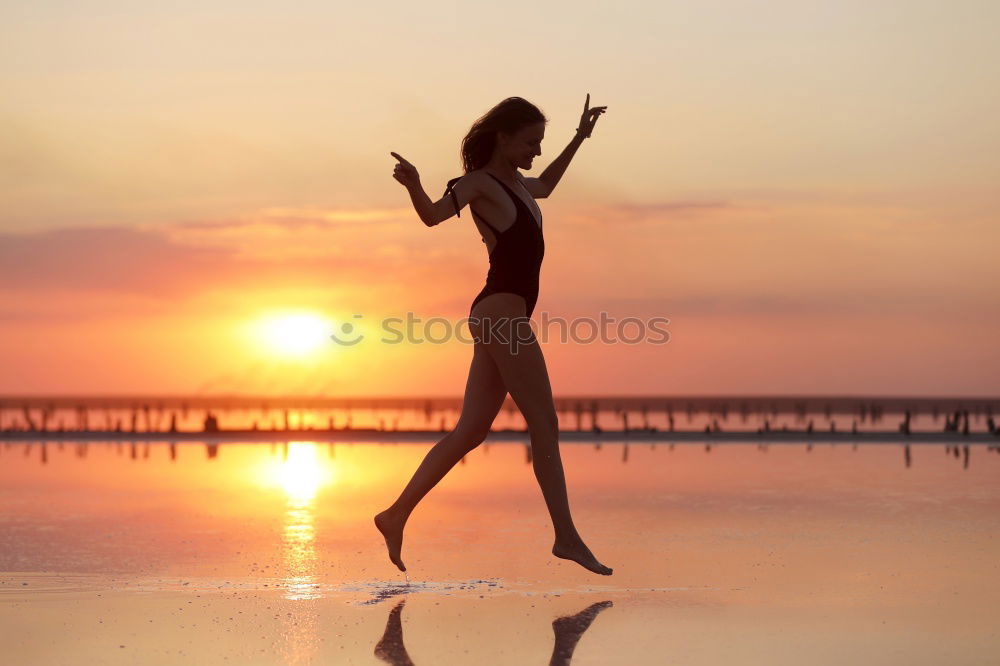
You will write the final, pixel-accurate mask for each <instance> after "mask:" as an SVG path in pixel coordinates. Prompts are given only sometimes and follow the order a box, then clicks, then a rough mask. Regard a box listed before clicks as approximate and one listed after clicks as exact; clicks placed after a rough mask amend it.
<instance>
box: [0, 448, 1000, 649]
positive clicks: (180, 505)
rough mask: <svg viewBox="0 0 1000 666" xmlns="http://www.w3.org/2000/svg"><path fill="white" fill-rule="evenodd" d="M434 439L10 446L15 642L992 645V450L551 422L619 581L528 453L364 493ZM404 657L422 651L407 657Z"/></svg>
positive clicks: (3, 631) (20, 645)
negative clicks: (382, 515) (725, 436)
mask: <svg viewBox="0 0 1000 666" xmlns="http://www.w3.org/2000/svg"><path fill="white" fill-rule="evenodd" d="M428 447H429V445H426V444H405V445H404V444H398V445H394V444H385V445H360V444H359V445H344V444H337V445H336V446H330V445H327V444H313V443H309V442H296V443H292V444H290V445H288V446H287V448H286V447H285V446H284V445H275V446H270V445H260V444H253V445H249V444H248V445H241V444H223V445H221V446H219V447H218V448H217V449H209V448H208V447H206V446H205V445H204V444H190V443H184V444H178V445H176V446H175V447H174V448H173V450H171V448H170V447H168V446H167V445H166V444H151V445H146V444H142V443H140V444H137V445H135V446H131V445H129V444H128V443H125V444H103V443H98V444H93V443H92V444H89V445H86V446H84V445H79V444H74V443H64V444H61V445H60V444H58V443H48V444H46V445H44V446H43V445H42V444H39V443H34V444H31V445H25V444H5V445H2V446H0V572H2V573H0V640H2V641H3V645H4V646H5V651H8V652H9V653H10V654H13V655H14V659H15V662H16V663H40V664H42V663H44V664H48V663H52V664H56V663H98V662H99V663H143V664H157V663H175V662H176V661H179V660H188V661H193V662H194V663H225V662H228V663H261V664H271V663H289V664H293V663H294V664H297V663H313V662H316V663H320V662H321V663H358V664H375V663H387V662H388V663H411V662H412V663H415V664H449V663H461V664H464V663H481V664H493V663H497V664H535V663H537V664H546V663H574V664H618V663H620V664H661V663H672V664H717V663H721V662H731V663H752V664H754V663H761V664H763V663H767V664H774V663H789V664H791V663H802V662H806V663H811V664H814V663H821V664H827V663H829V664H841V663H844V662H845V661H854V662H857V661H861V662H863V663H876V664H900V663H907V664H932V663H934V664H937V663H942V662H945V663H995V661H996V659H997V657H998V656H1000V637H998V629H997V628H996V617H998V616H1000V582H998V581H1000V576H998V574H1000V543H998V538H997V535H998V527H1000V484H998V481H1000V454H998V453H997V452H995V451H990V450H988V449H987V448H986V447H981V446H979V447H972V448H971V450H969V452H968V456H966V453H965V452H964V451H960V452H959V455H958V456H955V455H953V453H952V451H951V450H947V449H946V448H945V447H944V446H939V445H933V446H931V445H916V446H911V447H910V448H909V450H908V451H907V450H906V449H905V448H904V447H902V446H897V445H874V444H873V445H860V446H857V447H855V446H852V445H843V444H838V445H836V446H832V445H828V444H824V445H814V446H812V447H807V446H806V445H804V444H803V445H798V444H773V445H771V446H769V447H767V448H766V449H762V448H759V447H757V446H756V445H753V444H746V445H742V444H741V445H734V444H726V445H714V446H712V447H711V448H706V446H704V445H703V444H698V445H692V444H684V445H680V444H679V445H676V446H674V447H671V446H669V445H667V444H656V445H650V444H641V445H635V444H632V445H629V446H625V445H624V444H622V443H616V444H608V443H604V444H603V445H601V446H597V445H594V444H587V445H581V444H564V445H563V447H562V448H563V454H562V455H563V461H564V464H565V467H566V475H567V480H568V483H569V487H570V502H571V506H572V508H573V510H574V516H575V519H576V522H577V526H578V528H579V530H580V532H581V534H582V535H583V536H584V538H585V539H586V540H587V542H588V544H589V545H590V547H591V549H592V550H593V551H594V552H595V554H597V556H598V557H599V558H600V559H601V560H602V561H604V562H605V563H606V564H608V565H609V566H612V567H614V569H615V573H614V575H613V576H611V577H602V576H596V575H593V574H591V573H589V572H587V571H586V570H584V569H582V568H581V567H579V566H578V565H576V564H573V563H570V562H566V561H563V560H558V559H555V558H554V557H552V556H551V554H550V552H549V549H550V548H551V545H552V534H551V525H550V523H549V520H548V515H547V513H546V511H545V506H544V502H543V500H542V496H541V492H540V490H539V489H538V487H537V485H536V482H535V479H534V475H533V473H532V468H531V464H530V460H529V457H528V450H527V449H526V447H524V446H521V445H517V444H494V445H491V446H488V447H486V446H483V447H480V448H479V449H477V450H475V451H474V452H472V453H471V454H470V455H469V456H467V458H466V460H465V462H464V463H462V464H459V465H457V466H456V467H455V468H454V469H453V470H452V472H451V474H450V475H449V476H448V477H446V478H445V480H444V481H443V482H442V483H441V484H440V485H439V486H438V487H437V488H435V489H434V490H432V491H431V493H430V494H429V495H428V496H427V497H426V498H425V500H424V502H423V503H422V504H421V505H420V506H419V507H418V508H417V510H416V511H415V512H414V514H413V516H412V517H411V520H410V522H409V524H408V525H407V531H406V536H405V540H404V544H403V559H404V561H405V562H406V564H407V568H408V569H409V574H410V580H409V582H407V581H406V579H405V578H404V577H403V575H402V574H401V573H399V572H398V571H397V570H396V569H395V568H394V567H393V566H392V565H391V564H390V562H389V560H388V557H387V556H386V554H385V547H384V544H383V542H382V539H381V536H380V535H379V534H378V533H377V532H376V531H375V529H374V527H373V526H372V524H371V517H372V515H373V514H374V513H375V512H377V511H378V510H380V509H382V508H385V507H386V506H388V504H390V503H391V502H392V501H393V500H394V499H395V497H396V495H397V494H398V492H399V491H400V490H401V489H402V487H403V485H404V484H405V483H406V481H407V480H408V479H409V476H410V474H411V473H412V472H413V470H414V469H415V468H416V466H417V465H418V464H419V462H420V460H421V459H422V457H423V454H424V453H425V452H426V450H427V449H428ZM407 660H409V661H407Z"/></svg>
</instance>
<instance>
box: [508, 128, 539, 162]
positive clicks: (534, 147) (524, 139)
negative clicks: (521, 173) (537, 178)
mask: <svg viewBox="0 0 1000 666" xmlns="http://www.w3.org/2000/svg"><path fill="white" fill-rule="evenodd" d="M544 138H545V123H536V124H534V125H529V126H527V127H522V128H521V129H520V130H518V131H517V132H516V133H515V134H514V135H513V136H511V137H510V139H509V140H508V142H507V143H506V145H505V150H504V152H505V153H506V155H507V158H508V159H510V161H511V162H513V163H514V164H516V165H517V166H518V167H520V168H522V169H530V168H531V163H532V159H533V158H534V157H535V156H537V155H541V154H542V139H544Z"/></svg>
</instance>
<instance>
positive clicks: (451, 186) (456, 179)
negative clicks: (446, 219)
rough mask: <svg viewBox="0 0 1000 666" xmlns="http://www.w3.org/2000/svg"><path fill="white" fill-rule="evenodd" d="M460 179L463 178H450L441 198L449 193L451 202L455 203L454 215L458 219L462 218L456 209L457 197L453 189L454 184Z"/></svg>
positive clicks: (459, 211)
mask: <svg viewBox="0 0 1000 666" xmlns="http://www.w3.org/2000/svg"><path fill="white" fill-rule="evenodd" d="M462 178H464V176H458V177H456V178H452V179H451V180H449V181H448V187H446V188H445V189H444V194H443V195H442V196H448V194H449V193H450V194H451V200H452V201H453V202H454V203H455V214H456V215H458V216H459V217H462V211H461V210H459V208H458V197H456V196H455V190H454V189H453V188H454V187H455V183H457V182H458V181H459V180H461V179H462Z"/></svg>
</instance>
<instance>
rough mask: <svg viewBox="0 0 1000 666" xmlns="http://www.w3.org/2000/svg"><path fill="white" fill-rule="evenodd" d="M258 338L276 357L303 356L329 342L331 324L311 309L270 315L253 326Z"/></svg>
mask: <svg viewBox="0 0 1000 666" xmlns="http://www.w3.org/2000/svg"><path fill="white" fill-rule="evenodd" d="M256 329H257V331H256V333H257V336H256V337H257V338H258V339H259V340H261V341H262V342H263V343H264V345H265V347H266V348H267V349H268V350H269V351H270V352H272V353H274V354H277V355H279V356H305V355H307V354H310V353H312V352H315V351H317V350H318V349H320V348H321V347H322V346H323V345H324V344H325V343H326V342H328V341H329V335H330V331H331V330H332V329H333V324H332V323H331V322H330V321H328V320H327V319H325V318H323V317H321V316H319V315H317V314H314V313H310V312H304V313H295V314H284V315H271V316H268V317H265V318H263V319H261V320H260V321H259V322H258V325H257V327H256Z"/></svg>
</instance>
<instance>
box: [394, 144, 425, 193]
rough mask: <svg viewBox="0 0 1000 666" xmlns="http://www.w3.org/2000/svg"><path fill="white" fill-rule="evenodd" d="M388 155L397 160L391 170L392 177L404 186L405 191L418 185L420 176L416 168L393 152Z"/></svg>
mask: <svg viewBox="0 0 1000 666" xmlns="http://www.w3.org/2000/svg"><path fill="white" fill-rule="evenodd" d="M389 154H390V155H392V156H393V157H395V158H396V159H397V160H399V162H398V163H397V164H396V168H395V169H393V170H392V177H393V178H395V179H396V180H398V181H399V182H400V183H402V184H403V185H405V186H406V189H410V188H411V187H415V186H416V185H419V184H420V174H419V173H417V167H415V166H413V165H412V164H410V163H409V162H407V161H406V160H405V159H403V156H402V155H399V154H397V153H393V152H390V153H389Z"/></svg>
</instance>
